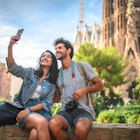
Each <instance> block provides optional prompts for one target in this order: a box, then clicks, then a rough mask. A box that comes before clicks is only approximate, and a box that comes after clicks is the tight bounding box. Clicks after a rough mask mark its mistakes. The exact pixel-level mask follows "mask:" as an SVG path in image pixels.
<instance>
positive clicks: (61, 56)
mask: <svg viewBox="0 0 140 140" xmlns="http://www.w3.org/2000/svg"><path fill="white" fill-rule="evenodd" d="M54 45H55V51H56V57H57V59H58V60H61V63H62V67H61V68H60V70H59V77H58V81H57V84H58V87H59V90H60V92H61V101H62V109H61V110H60V111H59V112H58V113H57V114H56V115H54V116H53V117H52V118H51V120H50V121H49V127H50V132H51V135H52V137H53V138H54V139H55V140H69V137H68V134H67V132H66V130H68V128H69V127H70V126H74V128H75V136H74V138H73V140H86V138H87V134H88V132H89V130H90V129H91V127H92V120H93V117H94V116H95V112H94V109H93V107H92V104H91V102H89V104H88V105H87V104H86V94H92V93H96V92H98V91H100V90H102V89H103V87H104V86H103V84H102V82H101V80H100V79H99V78H98V77H97V75H96V74H95V72H94V71H93V70H92V67H91V65H89V64H88V63H86V62H82V64H83V67H84V70H85V72H86V76H87V78H88V79H89V80H90V81H91V82H92V83H93V85H91V86H88V87H87V86H86V85H85V80H84V77H83V76H82V75H81V73H80V71H79V70H78V67H77V64H76V62H74V61H72V57H73V54H74V52H73V47H72V45H71V43H70V42H69V41H68V40H65V39H63V38H60V39H57V40H55V43H54Z"/></svg>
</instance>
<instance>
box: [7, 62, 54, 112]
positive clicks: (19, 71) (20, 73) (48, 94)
mask: <svg viewBox="0 0 140 140" xmlns="http://www.w3.org/2000/svg"><path fill="white" fill-rule="evenodd" d="M8 71H9V72H11V73H12V74H13V75H15V76H17V77H20V78H22V79H23V84H22V86H21V89H20V91H19V93H18V94H17V95H16V97H15V98H14V102H19V103H20V104H22V106H23V107H25V106H26V104H27V102H28V101H29V100H30V97H31V95H32V94H33V93H34V91H35V90H36V87H37V86H38V85H39V82H40V81H39V77H38V76H37V75H35V74H34V70H33V68H23V67H22V66H19V65H17V64H16V63H15V62H14V63H13V64H12V66H11V67H10V68H9V70H8ZM15 84H16V83H15ZM55 89H56V85H54V84H52V83H50V82H49V74H48V75H47V77H46V79H45V80H43V82H42V86H41V96H40V98H38V99H37V100H38V103H42V104H43V108H44V110H46V111H47V112H50V110H51V107H52V104H53V101H52V99H53V97H54V93H55ZM25 108H26V107H25Z"/></svg>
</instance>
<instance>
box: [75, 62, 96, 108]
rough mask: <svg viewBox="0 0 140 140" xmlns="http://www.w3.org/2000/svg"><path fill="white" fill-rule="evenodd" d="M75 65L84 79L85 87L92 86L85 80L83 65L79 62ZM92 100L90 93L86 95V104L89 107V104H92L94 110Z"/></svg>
mask: <svg viewBox="0 0 140 140" xmlns="http://www.w3.org/2000/svg"><path fill="white" fill-rule="evenodd" d="M76 65H77V68H78V70H79V72H80V73H81V75H82V76H83V77H84V80H85V85H86V86H90V85H93V83H92V82H91V81H90V80H88V79H87V76H86V72H85V70H84V67H83V64H82V63H81V62H76ZM93 99H94V97H93V94H92V93H88V94H86V104H87V105H89V102H91V104H92V106H93V108H94V103H93Z"/></svg>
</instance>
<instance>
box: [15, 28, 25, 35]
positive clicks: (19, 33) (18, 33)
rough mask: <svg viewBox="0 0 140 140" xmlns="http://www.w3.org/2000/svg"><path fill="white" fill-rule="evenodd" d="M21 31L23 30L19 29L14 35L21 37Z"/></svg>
mask: <svg viewBox="0 0 140 140" xmlns="http://www.w3.org/2000/svg"><path fill="white" fill-rule="evenodd" d="M23 31H24V29H19V30H18V31H17V34H16V35H21V34H22V33H23Z"/></svg>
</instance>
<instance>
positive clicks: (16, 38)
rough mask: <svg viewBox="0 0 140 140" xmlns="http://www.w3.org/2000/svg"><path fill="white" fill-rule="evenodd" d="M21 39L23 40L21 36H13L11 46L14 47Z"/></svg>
mask: <svg viewBox="0 0 140 140" xmlns="http://www.w3.org/2000/svg"><path fill="white" fill-rule="evenodd" d="M20 39H21V35H15V36H12V37H11V39H10V44H11V45H14V44H15V43H16V42H17V41H18V40H20Z"/></svg>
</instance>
